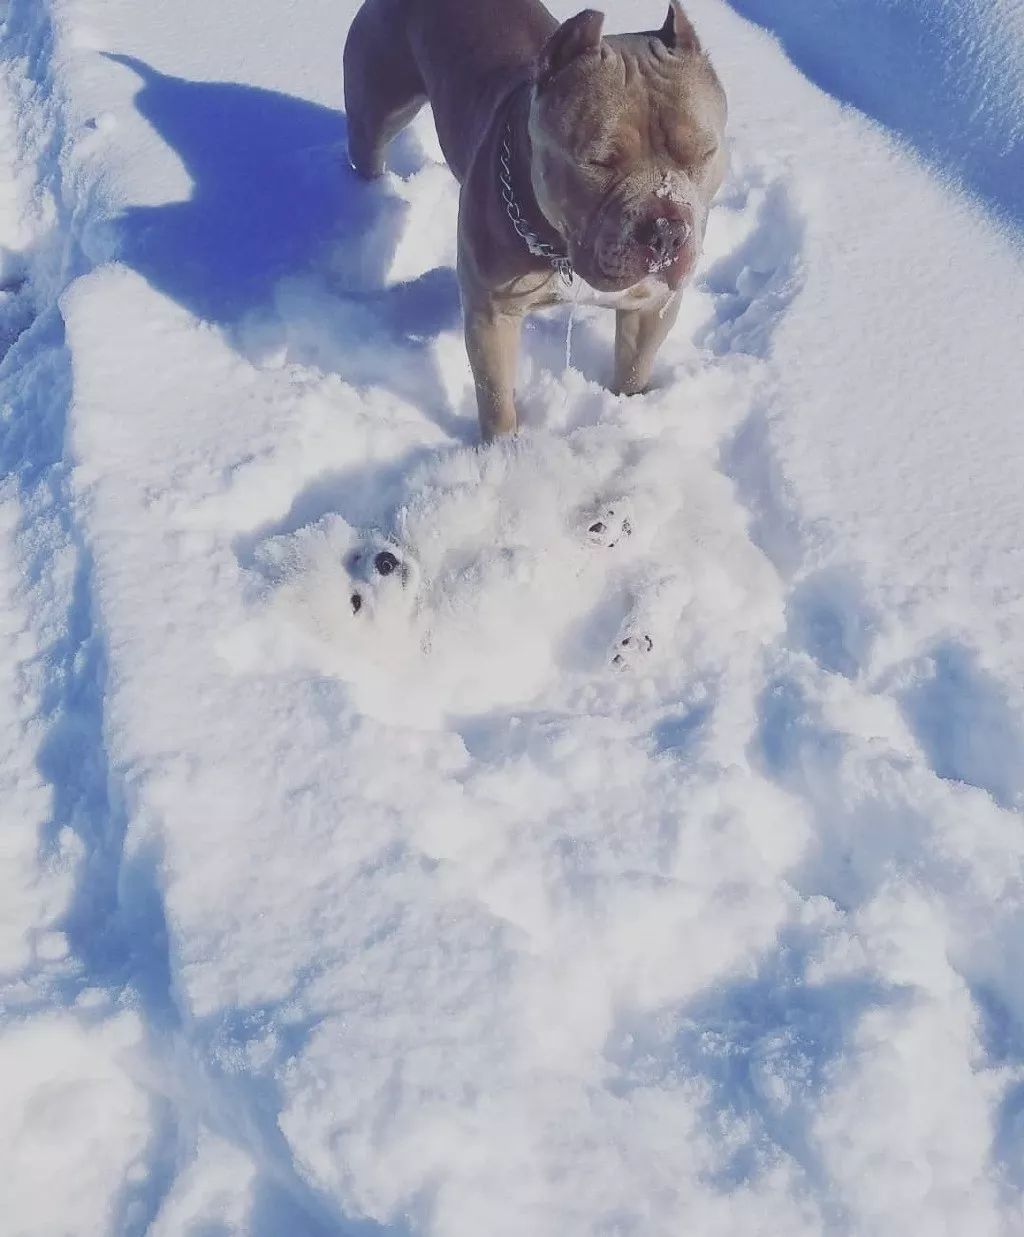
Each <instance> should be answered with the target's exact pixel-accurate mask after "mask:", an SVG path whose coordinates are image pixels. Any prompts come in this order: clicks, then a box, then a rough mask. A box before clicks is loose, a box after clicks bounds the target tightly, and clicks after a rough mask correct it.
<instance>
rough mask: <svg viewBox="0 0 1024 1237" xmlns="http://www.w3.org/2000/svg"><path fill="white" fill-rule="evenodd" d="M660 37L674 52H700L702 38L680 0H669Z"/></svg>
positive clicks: (659, 33) (659, 32)
mask: <svg viewBox="0 0 1024 1237" xmlns="http://www.w3.org/2000/svg"><path fill="white" fill-rule="evenodd" d="M658 37H659V38H660V39H661V41H662V42H663V43H664V44H665V46H666V47H668V48H670V49H671V50H672V51H674V52H699V51H700V39H698V38H697V31H696V30H694V28H693V23H692V22H691V21H690V19H689V18H688V17H687V16H686V14H685V13H684V12H683V6H682V4H681V3H680V0H669V10H668V17H666V18H665V24H664V26H662V28H661V29H660V30H659V31H658Z"/></svg>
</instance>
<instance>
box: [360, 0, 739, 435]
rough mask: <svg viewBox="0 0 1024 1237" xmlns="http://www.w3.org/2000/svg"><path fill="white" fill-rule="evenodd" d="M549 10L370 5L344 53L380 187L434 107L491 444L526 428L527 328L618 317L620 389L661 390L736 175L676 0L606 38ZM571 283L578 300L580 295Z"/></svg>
mask: <svg viewBox="0 0 1024 1237" xmlns="http://www.w3.org/2000/svg"><path fill="white" fill-rule="evenodd" d="M603 21H604V18H603V16H602V14H600V13H597V12H595V11H594V10H592V9H586V10H584V11H583V12H582V13H579V14H577V16H576V17H573V18H571V19H570V20H569V21H567V22H564V23H563V24H562V25H559V24H558V22H557V21H555V19H554V18H553V17H552V16H551V14H550V13H549V12H548V11H547V9H545V8H544V6H543V5H542V4H541V3H540V2H539V0H365V3H364V4H363V7H362V8H361V9H360V10H359V12H358V13H357V14H356V17H355V20H354V21H353V23H352V27H351V30H350V31H349V35H348V40H347V42H346V45H345V107H346V112H347V123H348V133H349V157H350V159H351V162H352V165H353V167H354V168H355V170H356V171H357V172H358V173H359V174H360V175H361V176H364V177H366V178H372V177H376V176H380V175H381V174H382V172H383V171H384V156H385V151H386V148H387V146H388V143H389V142H390V141H391V139H392V138H394V137H395V135H396V134H397V133H398V132H399V131H400V130H401V129H402V128H403V127H404V126H405V125H406V124H408V123H409V121H410V120H411V119H412V118H413V116H415V114H416V113H417V112H418V111H419V109H420V108H421V107H422V106H423V104H424V103H426V102H428V101H429V103H430V105H431V107H432V109H433V113H434V121H435V124H436V127H437V132H438V136H439V138H440V141H441V147H442V150H443V151H444V155H445V158H446V160H447V162H448V165H449V167H450V168H451V169H452V171H453V172H454V174H455V176H456V177H457V178H458V180H459V182H460V184H461V196H460V205H459V220H458V240H459V246H458V251H459V259H458V275H459V283H460V286H461V290H462V302H463V313H464V318H465V330H466V347H467V350H468V353H469V360H470V365H471V367H472V370H473V377H474V380H475V384H476V394H477V406H478V411H479V416H480V429H481V434H482V436H483V438H484V440H485V441H487V440H489V439H491V438H493V437H494V436H495V435H498V434H504V433H510V432H512V431H514V430H515V429H516V427H517V415H516V408H515V402H514V389H513V388H514V382H515V373H516V360H517V354H518V345H519V334H520V328H521V325H522V320H523V316H524V315H525V314H526V313H528V312H530V311H531V310H533V309H536V308H540V307H543V306H547V305H552V304H556V303H558V302H559V301H562V300H566V299H575V297H576V295H577V294H578V293H579V292H580V290H581V289H580V284H579V281H580V280H582V282H583V284H584V285H585V286H586V295H585V297H583V298H581V299H586V300H590V301H594V300H597V301H598V302H599V303H602V304H606V305H608V306H609V307H611V308H614V309H615V312H616V319H617V321H616V334H615V375H614V382H613V388H614V390H615V391H617V392H618V393H620V394H625V395H635V394H639V393H641V392H643V391H644V390H645V388H646V387H647V386H648V384H649V382H650V378H651V371H652V369H653V366H654V361H655V357H656V355H657V352H658V349H659V348H660V347H661V344H662V343H663V342H664V340H665V337H666V336H667V334H668V332H669V330H670V329H671V327H672V324H673V322H674V321H675V318H676V315H677V312H678V306H679V297H678V293H679V291H680V289H681V287H682V286H683V284H684V283H685V281H686V280H687V279H688V278H689V276H690V275H691V274H692V272H693V269H694V266H695V265H696V262H697V258H698V256H699V254H700V249H701V246H702V244H703V238H704V231H705V227H706V224H707V218H708V211H709V208H710V206H711V201H712V199H713V198H714V196H715V193H716V192H717V190H718V188H719V186H720V185H721V183H722V179H723V176H724V174H725V169H726V162H727V156H726V150H725V142H724V133H725V122H726V100H725V92H724V91H723V89H722V86H721V84H720V82H719V80H718V77H717V76H716V74H715V71H714V69H713V68H712V66H711V63H710V61H709V60H708V58H707V56H706V55H705V54H704V52H703V50H702V49H701V46H700V42H699V40H698V38H697V34H696V31H695V30H694V28H693V26H692V24H691V23H690V21H689V19H688V18H687V16H686V14H685V13H684V11H683V7H682V4H681V3H680V0H671V5H670V8H669V13H668V17H667V18H666V20H665V24H664V25H663V26H662V27H661V29H660V30H657V31H652V32H648V33H643V34H627V35H613V36H608V37H607V38H605V37H602V27H603ZM574 283H575V284H576V287H575V289H574V287H573V285H574Z"/></svg>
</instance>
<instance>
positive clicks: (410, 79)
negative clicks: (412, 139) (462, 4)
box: [344, 0, 427, 180]
mask: <svg viewBox="0 0 1024 1237" xmlns="http://www.w3.org/2000/svg"><path fill="white" fill-rule="evenodd" d="M405 27H406V16H405V14H404V12H403V10H402V6H401V4H400V3H399V2H398V0H366V2H365V3H364V4H363V6H362V8H361V9H360V10H359V12H358V13H356V15H355V18H354V19H353V21H352V25H351V27H350V29H349V32H348V38H347V39H346V41H345V57H344V65H345V112H346V123H347V126H348V157H349V160H350V162H351V164H352V166H353V168H355V170H356V172H358V174H359V175H360V176H362V177H365V178H366V179H367V180H370V179H373V178H374V177H376V176H380V175H382V174H383V172H384V154H385V151H386V150H387V147H388V144H389V142H390V141H391V139H392V138H393V137H395V136H396V135H397V134H398V133H400V132H401V130H402V129H404V128H405V126H406V125H407V124H408V123H409V121H410V120H412V118H413V117H414V116H415V115H416V113H417V112H418V111H419V110H420V108H421V107H422V106H423V104H424V103H426V101H427V94H426V90H425V89H424V86H423V79H422V78H421V77H420V72H419V69H418V68H417V67H416V61H415V60H414V58H413V54H412V50H411V48H410V47H409V40H408V38H407V36H406V32H405Z"/></svg>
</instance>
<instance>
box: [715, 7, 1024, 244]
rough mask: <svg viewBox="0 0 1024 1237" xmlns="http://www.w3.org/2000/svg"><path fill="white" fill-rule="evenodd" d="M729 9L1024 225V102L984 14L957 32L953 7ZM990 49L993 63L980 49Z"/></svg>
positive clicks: (964, 20) (831, 90) (826, 86)
mask: <svg viewBox="0 0 1024 1237" xmlns="http://www.w3.org/2000/svg"><path fill="white" fill-rule="evenodd" d="M729 3H730V4H731V6H732V7H733V8H734V9H735V10H736V12H737V13H739V14H741V16H743V17H746V18H748V19H749V20H750V21H753V22H756V23H757V24H758V25H760V26H763V27H764V28H765V29H766V30H769V31H770V32H771V33H772V34H774V35H775V36H776V37H777V38H778V39H779V41H780V42H781V44H782V46H783V48H784V49H785V51H786V54H787V55H788V56H789V58H790V60H792V62H793V64H794V65H796V67H797V68H798V69H799V70H800V71H801V73H803V74H804V75H805V76H806V77H808V78H810V80H811V81H812V82H814V84H815V85H816V86H819V87H820V88H821V89H822V90H824V91H826V92H827V93H828V94H830V95H833V96H834V97H835V98H836V99H839V100H840V101H841V102H843V103H849V104H852V105H853V106H854V107H856V108H858V109H859V110H860V111H862V112H864V113H865V114H866V115H868V116H870V117H872V118H873V119H875V120H877V121H879V122H880V123H881V124H883V125H885V126H886V127H887V128H889V129H892V130H894V131H895V132H896V133H897V134H899V136H900V137H901V138H903V139H904V140H905V141H907V142H909V143H910V144H911V145H912V146H913V147H914V148H915V149H916V150H917V151H918V152H919V153H920V154H921V155H922V156H923V157H924V158H925V159H926V160H927V161H928V162H929V163H931V164H933V165H934V166H936V167H938V168H940V169H942V170H943V171H945V172H946V173H948V174H950V175H952V176H953V177H954V178H955V179H956V180H957V181H959V182H961V183H962V184H963V185H964V186H965V187H966V188H967V189H969V190H970V191H972V192H973V193H974V194H976V195H977V196H978V197H979V198H981V199H982V200H983V201H984V202H985V203H987V204H988V205H989V206H990V207H991V208H993V210H994V211H995V213H996V214H997V215H998V216H1000V217H1001V218H1003V219H1005V220H1008V221H1010V222H1012V223H1014V224H1016V225H1017V227H1018V228H1019V227H1021V226H1022V225H1024V137H1022V133H1024V125H1022V117H1021V114H1020V111H1021V107H1022V106H1024V105H1022V104H1020V103H1015V102H1014V100H1013V98H1012V96H1013V93H1014V87H1013V68H1012V66H1011V65H1009V64H1005V65H1002V66H1000V64H999V54H998V49H997V48H996V47H995V46H994V44H993V41H992V38H991V37H986V36H985V32H984V31H982V30H980V29H974V28H973V27H972V21H980V20H981V19H980V18H972V16H971V15H970V14H968V13H964V14H961V16H960V18H959V23H960V29H959V30H957V29H956V28H955V27H956V22H954V21H953V14H952V13H951V11H950V9H951V7H952V6H948V5H943V4H927V5H925V4H920V5H916V4H912V3H910V0H896V2H895V3H894V0H860V2H859V3H852V0H813V3H811V2H809V0H729ZM1006 37H1007V39H1008V40H1009V38H1010V37H1011V36H1010V34H1009V32H1008V31H1007V35H1006ZM986 46H987V47H988V48H989V49H990V53H989V55H990V58H989V61H988V62H987V63H986V62H984V61H982V60H979V51H978V49H979V48H982V49H984V48H985V47H986ZM981 54H982V55H983V54H984V51H983V50H982V53H981ZM1000 68H1002V71H1003V72H1004V73H1005V77H1006V80H1005V81H1004V82H1003V84H1002V86H1001V87H1000V85H999V81H998V78H999V73H1000Z"/></svg>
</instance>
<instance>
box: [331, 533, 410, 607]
mask: <svg viewBox="0 0 1024 1237" xmlns="http://www.w3.org/2000/svg"><path fill="white" fill-rule="evenodd" d="M345 565H346V567H347V569H348V574H349V577H350V580H351V592H350V593H349V599H348V602H349V607H350V609H351V611H352V614H353V615H355V616H356V617H360V616H361V617H363V618H365V617H366V616H367V615H368V614H372V613H375V612H379V611H380V610H381V609H382V608H386V609H395V608H397V609H407V608H408V607H409V606H410V605H411V604H412V599H413V597H414V595H415V592H416V586H417V583H418V580H419V572H418V570H417V568H416V564H415V563H414V562H413V560H412V558H411V557H410V556H409V555H408V554H407V553H406V552H405V551H404V550H403V549H402V547H401V546H400V545H398V543H397V542H395V541H392V540H391V539H390V538H389V537H386V536H384V535H382V534H370V535H369V536H367V537H366V538H365V539H364V540H363V541H362V542H361V543H360V544H359V545H358V546H356V548H355V549H354V550H353V551H352V552H351V553H350V554H349V556H348V561H347V562H346V564H345Z"/></svg>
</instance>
